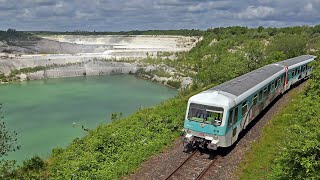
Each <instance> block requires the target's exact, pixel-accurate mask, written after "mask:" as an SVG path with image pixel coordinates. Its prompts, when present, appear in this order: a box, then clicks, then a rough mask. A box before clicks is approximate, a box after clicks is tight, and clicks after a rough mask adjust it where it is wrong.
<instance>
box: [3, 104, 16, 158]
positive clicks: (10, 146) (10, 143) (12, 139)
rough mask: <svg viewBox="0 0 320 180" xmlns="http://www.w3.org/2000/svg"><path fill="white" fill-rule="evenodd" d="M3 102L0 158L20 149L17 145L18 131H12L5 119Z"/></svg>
mask: <svg viewBox="0 0 320 180" xmlns="http://www.w3.org/2000/svg"><path fill="white" fill-rule="evenodd" d="M1 109H2V104H0V116H1V117H0V158H1V157H3V156H6V155H7V154H8V152H11V151H16V150H18V149H20V146H18V145H17V138H16V136H17V133H16V132H13V133H10V132H9V131H8V129H7V127H6V125H5V122H4V121H3V119H4V116H3V115H2V111H1Z"/></svg>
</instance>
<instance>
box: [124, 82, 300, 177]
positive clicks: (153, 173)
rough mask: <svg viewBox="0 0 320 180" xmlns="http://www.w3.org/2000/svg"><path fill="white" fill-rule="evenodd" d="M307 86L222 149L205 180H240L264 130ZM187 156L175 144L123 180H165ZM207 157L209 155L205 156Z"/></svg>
mask: <svg viewBox="0 0 320 180" xmlns="http://www.w3.org/2000/svg"><path fill="white" fill-rule="evenodd" d="M305 85H306V82H304V83H302V84H300V85H299V86H298V87H296V88H294V89H292V90H290V91H288V92H287V93H285V94H284V95H283V96H282V97H281V98H278V99H276V100H275V101H274V102H273V104H272V105H271V106H269V107H268V108H267V109H265V111H264V112H263V113H262V114H261V115H260V116H259V117H258V118H256V119H255V120H254V121H252V123H251V124H250V125H248V127H247V129H246V130H244V131H243V132H242V133H241V134H240V138H239V140H238V141H237V142H236V144H234V145H233V146H232V147H230V148H222V149H220V150H219V151H217V152H216V153H218V154H219V155H220V157H219V158H218V159H217V161H216V162H215V164H214V165H213V166H211V168H210V169H209V171H208V173H207V174H205V176H204V177H203V179H226V180H229V179H239V177H235V176H234V173H235V170H236V168H237V166H238V165H239V164H241V161H242V160H243V158H244V154H245V152H246V151H248V150H249V149H250V145H251V143H252V142H254V141H256V140H258V139H259V137H260V135H261V132H262V129H263V126H264V125H266V123H268V122H269V121H270V120H271V119H272V118H273V117H275V115H276V114H277V113H278V112H279V111H280V110H281V108H282V107H284V106H285V105H286V104H288V102H289V100H290V98H291V97H292V94H293V92H294V91H301V90H302V89H303V87H304V86H305ZM188 156H189V154H188V153H185V152H183V146H182V143H181V140H180V138H179V139H177V140H176V141H174V142H173V144H172V146H171V147H170V148H168V149H167V150H166V151H165V152H163V153H160V154H159V155H156V156H153V157H151V158H150V159H149V160H147V161H145V162H144V163H143V164H142V166H141V167H140V169H138V170H137V171H136V172H135V173H134V174H131V175H129V176H127V177H124V178H123V179H137V180H138V179H165V178H166V177H167V176H168V175H169V174H170V173H171V172H173V171H174V170H175V169H176V168H177V167H178V166H179V165H180V164H181V163H182V162H183V161H184V160H185V159H186V158H187V157H188ZM204 156H208V154H204Z"/></svg>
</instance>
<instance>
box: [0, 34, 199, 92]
mask: <svg viewBox="0 0 320 180" xmlns="http://www.w3.org/2000/svg"><path fill="white" fill-rule="evenodd" d="M199 41H201V37H197V36H169V35H48V36H37V38H32V39H28V40H21V41H15V42H14V43H7V42H6V41H0V52H2V53H0V73H2V74H4V75H5V76H9V75H10V73H11V72H12V71H14V70H20V69H24V68H35V67H44V68H43V69H42V70H39V71H35V72H34V71H32V72H28V73H18V74H17V75H16V77H17V79H18V80H20V81H24V80H36V79H43V78H59V77H75V76H90V75H110V74H135V73H137V71H139V72H142V71H143V72H145V71H147V72H148V71H155V70H162V71H166V72H167V73H168V74H174V72H175V70H174V69H172V68H169V67H166V66H160V65H150V64H145V63H143V61H139V60H143V59H146V58H168V59H171V60H174V59H175V58H176V55H175V53H179V52H183V51H189V50H190V49H191V48H192V47H194V46H195V44H196V43H197V42H199ZM162 54H166V56H162ZM143 77H144V78H147V79H152V80H153V81H161V82H162V83H163V84H166V82H167V81H168V80H170V81H179V82H181V83H182V86H187V85H188V84H190V83H191V82H192V80H190V77H180V76H175V77H158V76H156V75H155V76H148V75H143Z"/></svg>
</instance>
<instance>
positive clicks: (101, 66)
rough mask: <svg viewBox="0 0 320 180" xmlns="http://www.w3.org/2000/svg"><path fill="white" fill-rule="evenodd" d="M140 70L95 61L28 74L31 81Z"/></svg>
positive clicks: (133, 66)
mask: <svg viewBox="0 0 320 180" xmlns="http://www.w3.org/2000/svg"><path fill="white" fill-rule="evenodd" d="M138 69H139V67H138V66H137V65H134V64H130V63H123V62H107V61H94V62H87V63H82V64H78V65H71V66H67V67H59V68H53V69H49V70H44V71H37V72H34V73H28V74H27V78H28V79H30V80H36V79H44V78H60V77H76V76H90V75H111V74H133V73H136V71H137V70H138Z"/></svg>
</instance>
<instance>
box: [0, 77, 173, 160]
mask: <svg viewBox="0 0 320 180" xmlns="http://www.w3.org/2000/svg"><path fill="white" fill-rule="evenodd" d="M176 93H177V91H176V90H174V89H170V88H167V87H164V86H161V85H159V84H156V83H153V82H150V81H145V80H141V79H137V78H135V77H134V76H130V75H114V76H91V77H77V78H62V79H49V80H40V81H29V82H22V83H12V84H6V85H1V86H0V103H3V109H2V111H3V113H4V116H5V118H4V121H5V122H6V125H7V127H8V128H9V129H10V130H11V131H13V130H14V131H16V132H17V133H18V137H17V138H18V141H19V145H21V149H20V150H19V151H17V152H12V153H10V154H9V156H8V158H7V159H15V160H18V161H20V162H21V160H25V159H27V158H31V157H32V156H34V155H39V156H40V157H43V158H46V157H48V156H49V155H50V153H51V150H52V148H55V147H65V146H66V145H68V144H69V143H70V142H71V141H72V140H73V139H74V138H76V137H81V136H83V135H85V133H86V132H85V131H84V130H83V129H82V125H83V126H84V127H85V128H89V129H91V128H95V127H96V126H97V125H99V124H103V123H108V122H110V118H111V113H113V112H122V113H123V114H124V116H126V115H129V114H130V113H133V112H134V111H137V110H138V109H139V107H141V106H144V107H147V106H151V105H155V104H158V103H160V102H162V101H164V100H166V99H168V98H171V97H173V96H175V95H176Z"/></svg>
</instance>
